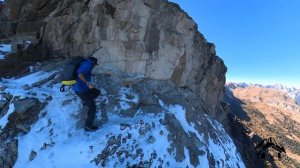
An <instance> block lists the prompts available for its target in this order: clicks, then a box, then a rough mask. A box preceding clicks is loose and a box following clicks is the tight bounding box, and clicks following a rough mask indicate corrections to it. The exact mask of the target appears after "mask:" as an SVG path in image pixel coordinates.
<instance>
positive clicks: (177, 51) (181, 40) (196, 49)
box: [0, 0, 226, 115]
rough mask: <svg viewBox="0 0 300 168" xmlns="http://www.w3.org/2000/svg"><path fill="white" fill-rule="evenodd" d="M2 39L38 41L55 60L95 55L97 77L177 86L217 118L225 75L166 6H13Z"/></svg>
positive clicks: (72, 1)
mask: <svg viewBox="0 0 300 168" xmlns="http://www.w3.org/2000/svg"><path fill="white" fill-rule="evenodd" d="M0 24H1V26H0V27H1V28H0V29H1V33H0V37H1V38H7V37H11V36H13V35H14V38H16V37H18V38H21V37H23V38H30V39H36V40H37V41H38V42H37V43H38V44H43V45H46V46H47V47H49V48H50V51H51V55H52V56H64V57H70V56H75V55H83V56H86V57H87V56H90V55H93V56H95V57H97V58H98V59H99V60H100V66H98V67H97V68H96V70H95V71H96V72H97V73H111V72H122V73H129V74H139V75H144V77H145V78H150V79H158V80H171V81H173V82H174V83H175V84H176V85H177V86H178V87H186V88H188V89H190V90H192V91H193V92H194V93H196V94H197V95H198V96H199V99H202V100H201V101H204V102H205V103H206V105H207V108H208V111H210V112H211V113H212V114H213V115H215V114H216V112H217V109H218V108H217V106H218V105H219V101H220V99H221V98H222V96H223V86H224V83H225V73H226V67H225V65H224V63H223V61H222V60H221V59H220V58H219V57H218V56H216V51H215V46H214V45H213V44H211V43H208V42H207V41H206V39H205V38H204V37H203V35H202V34H201V33H199V32H198V28H197V25H196V24H195V22H194V21H193V20H192V19H191V18H190V17H189V16H188V15H187V14H186V13H185V12H184V11H182V10H181V9H180V7H179V6H178V5H176V4H174V3H171V2H168V1H166V0H23V1H19V0H7V1H6V2H5V3H4V6H3V8H2V10H1V15H0Z"/></svg>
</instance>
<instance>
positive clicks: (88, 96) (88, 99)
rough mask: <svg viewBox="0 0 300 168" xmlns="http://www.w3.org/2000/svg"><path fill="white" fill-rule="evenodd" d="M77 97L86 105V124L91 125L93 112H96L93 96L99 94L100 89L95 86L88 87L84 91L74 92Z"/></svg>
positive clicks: (93, 117) (93, 116)
mask: <svg viewBox="0 0 300 168" xmlns="http://www.w3.org/2000/svg"><path fill="white" fill-rule="evenodd" d="M75 93H76V94H77V96H78V97H80V99H81V100H82V102H83V105H84V106H88V108H89V111H88V115H87V119H86V126H92V125H93V122H94V119H95V114H96V105H95V98H96V97H98V96H99V94H100V91H99V90H98V89H96V88H93V89H89V90H88V91H86V92H82V93H80V92H75Z"/></svg>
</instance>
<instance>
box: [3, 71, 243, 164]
mask: <svg viewBox="0 0 300 168" xmlns="http://www.w3.org/2000/svg"><path fill="white" fill-rule="evenodd" d="M55 73H56V72H54V71H53V72H44V71H41V72H36V73H33V74H30V75H28V76H25V77H23V78H20V79H4V80H2V81H1V82H0V86H5V87H7V88H6V89H5V90H4V91H1V94H4V93H5V94H10V95H13V96H20V97H21V98H26V97H35V98H38V99H39V100H40V101H42V102H47V103H48V104H47V105H46V107H45V109H44V110H43V111H42V112H41V113H40V116H39V119H38V121H37V122H36V123H34V124H33V125H32V126H31V130H30V132H29V133H28V134H26V135H24V136H19V137H17V139H18V141H19V142H18V159H17V161H16V163H15V165H14V167H15V168H24V167H26V168H35V167H38V168H42V167H45V168H46V167H47V168H48V167H56V168H65V167H76V168H77V167H78V168H81V167H82V168H89V167H91V168H92V167H99V166H101V165H105V167H126V165H129V164H130V165H134V164H140V161H141V160H143V161H144V162H143V165H144V166H145V167H158V166H162V167H172V168H174V167H186V166H189V167H194V166H193V165H191V162H190V158H189V151H188V148H185V149H184V153H185V159H184V160H183V161H182V162H177V161H176V160H175V155H174V153H172V152H171V153H170V152H169V146H170V141H169V138H168V136H169V134H170V133H169V131H168V129H167V128H166V126H165V125H162V124H161V123H160V120H161V119H163V118H164V116H165V115H166V112H162V113H159V114H144V113H143V112H142V111H138V112H137V114H136V115H135V116H134V117H133V118H129V117H127V118H126V117H121V116H119V115H117V114H115V113H110V112H108V119H109V120H108V122H107V123H105V124H104V125H102V126H101V129H99V130H97V131H95V132H84V131H83V129H82V128H77V126H76V124H77V122H78V120H79V119H78V116H80V113H81V112H82V111H81V109H82V106H81V104H80V100H79V99H78V98H77V97H76V96H75V95H74V93H73V92H72V91H69V92H64V93H61V92H59V87H60V85H59V84H52V83H51V82H52V81H51V80H50V81H47V80H46V82H42V83H43V84H42V85H40V86H36V85H35V84H36V83H37V82H39V81H45V79H47V78H49V76H51V75H52V76H53V75H54V74H55ZM24 87H26V88H27V89H24ZM101 91H102V93H103V94H104V96H101V97H100V98H98V99H97V106H99V105H100V104H101V103H103V102H104V103H106V104H108V103H110V102H109V101H108V98H107V97H106V96H105V93H106V90H105V88H101ZM128 92H131V90H130V89H125V88H121V89H120V91H119V95H116V99H117V100H119V101H120V107H121V108H123V109H128V108H129V107H130V101H135V102H136V101H138V99H139V95H136V94H135V93H133V92H132V93H131V94H132V95H134V96H133V97H134V98H133V99H130V100H128V99H127V98H126V97H124V93H128ZM33 93H34V94H33ZM49 96H51V97H52V100H48V99H47V98H48V97H49ZM160 105H161V106H162V107H163V109H164V110H165V111H167V112H168V113H172V114H174V115H175V117H176V119H177V120H178V121H179V123H180V124H181V126H182V127H183V129H184V131H185V132H186V133H189V134H195V135H196V137H197V139H198V140H199V141H200V142H201V144H202V145H199V148H201V151H203V154H201V155H199V161H200V165H198V166H197V167H204V168H205V167H209V166H210V165H212V164H213V165H215V167H245V166H244V163H243V161H242V159H241V156H240V154H239V153H238V152H237V149H236V147H235V145H234V143H233V141H232V140H231V138H230V137H229V136H228V134H227V133H226V132H225V130H224V128H223V127H222V125H221V124H219V123H218V122H217V121H216V120H214V119H213V118H211V117H209V116H207V115H205V117H206V118H207V120H208V123H209V125H208V126H205V127H212V128H213V129H214V130H215V132H214V133H208V139H207V140H206V139H205V137H204V136H205V135H206V134H207V133H204V132H200V131H199V130H197V129H196V127H195V126H194V124H192V123H189V122H187V120H186V110H185V109H184V108H183V107H182V106H180V105H176V104H175V105H167V104H164V102H163V101H162V100H160ZM116 108H117V107H116ZM13 112H14V107H13V104H12V105H10V106H9V111H8V113H7V114H6V115H5V116H3V117H2V118H1V119H0V125H1V126H2V128H4V127H5V126H6V124H7V122H8V120H7V118H8V116H9V115H10V114H11V113H13ZM99 113H100V112H99V110H98V114H99ZM100 119H101V118H100V116H97V121H99V120H100ZM199 124H200V125H201V124H205V123H199ZM101 151H102V154H101ZM32 152H36V156H35V157H34V158H33V160H32V161H29V156H30V155H31V153H32ZM0 153H1V152H0ZM104 153H107V155H105V156H104ZM209 158H213V159H211V160H209ZM211 162H214V163H211Z"/></svg>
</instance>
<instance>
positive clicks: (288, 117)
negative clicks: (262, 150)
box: [224, 82, 300, 168]
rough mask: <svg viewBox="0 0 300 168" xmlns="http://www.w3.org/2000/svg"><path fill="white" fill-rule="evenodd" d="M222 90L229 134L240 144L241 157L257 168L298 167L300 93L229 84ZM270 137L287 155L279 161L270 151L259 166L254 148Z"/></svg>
mask: <svg viewBox="0 0 300 168" xmlns="http://www.w3.org/2000/svg"><path fill="white" fill-rule="evenodd" d="M225 90H226V92H225V96H224V102H226V103H227V104H228V105H229V107H226V109H227V112H228V114H229V115H228V116H229V117H230V118H232V122H231V123H232V128H231V130H232V131H231V133H232V135H233V137H234V139H236V140H238V141H239V142H241V143H240V144H241V145H240V146H239V147H240V148H241V149H244V153H243V152H242V155H243V156H244V157H246V159H248V160H253V161H254V162H253V163H252V164H253V165H256V167H264V166H265V167H279V168H286V167H293V168H294V167H295V168H298V167H300V132H299V128H300V105H299V104H300V103H299V102H300V101H299V99H300V90H299V89H296V88H290V87H286V86H284V85H267V86H264V85H259V84H247V83H232V82H229V83H227V84H226V89H225ZM296 101H297V103H298V104H296ZM243 135H246V136H243ZM245 137H248V138H245ZM269 137H273V138H274V139H276V141H277V142H278V143H279V144H281V145H283V147H284V148H285V150H286V155H285V156H284V157H283V158H282V159H278V158H276V157H274V156H276V151H272V150H269V154H268V156H270V157H269V158H266V159H261V161H265V162H264V163H263V166H262V165H260V162H259V161H258V160H255V159H253V158H254V157H256V156H255V155H254V154H255V153H256V152H255V149H254V146H256V145H257V144H258V143H259V142H260V140H261V139H265V138H269ZM251 143H252V145H251ZM237 144H238V143H237ZM253 153H254V154H253Z"/></svg>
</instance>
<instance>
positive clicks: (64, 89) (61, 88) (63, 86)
mask: <svg viewBox="0 0 300 168" xmlns="http://www.w3.org/2000/svg"><path fill="white" fill-rule="evenodd" d="M65 87H66V85H61V87H60V88H59V91H60V92H64V91H66V88H65ZM71 88H72V85H69V89H68V90H71Z"/></svg>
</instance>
